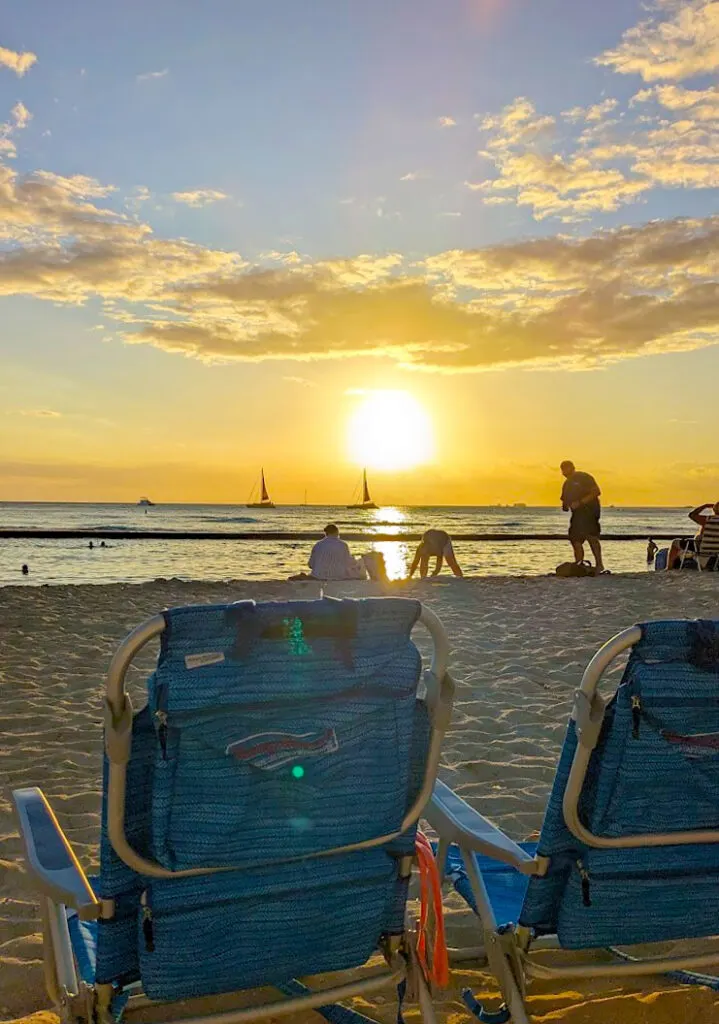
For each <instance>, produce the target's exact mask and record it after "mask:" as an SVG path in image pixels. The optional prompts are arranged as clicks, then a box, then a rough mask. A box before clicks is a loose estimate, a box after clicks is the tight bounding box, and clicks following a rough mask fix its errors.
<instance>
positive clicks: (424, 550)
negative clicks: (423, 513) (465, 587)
mask: <svg viewBox="0 0 719 1024" xmlns="http://www.w3.org/2000/svg"><path fill="white" fill-rule="evenodd" d="M430 558H436V559H437V563H436V565H435V568H434V572H433V573H432V575H433V576H439V573H440V571H441V569H442V564H443V562H444V560H445V559H446V561H447V565H448V566H449V567H450V569H451V570H452V572H453V573H454V575H455V576H464V573H463V572H462V570H461V569H460V567H459V562H458V561H457V559H456V557H455V554H454V548H453V547H452V538H451V537H450V535H449V534H448V533H447V531H446V530H426V531H425V532H424V534H423V535H422V540H421V541H420V543H419V547H418V548H417V550H416V552H415V555H414V560H413V562H412V565H411V566H410V569H409V575H408V577H407V578H408V579H410V580H411V579H412V577H413V576H414V574H415V572H416V571H417V567H419V575H420V578H421V579H425V577H426V576H427V572H428V570H429V560H430Z"/></svg>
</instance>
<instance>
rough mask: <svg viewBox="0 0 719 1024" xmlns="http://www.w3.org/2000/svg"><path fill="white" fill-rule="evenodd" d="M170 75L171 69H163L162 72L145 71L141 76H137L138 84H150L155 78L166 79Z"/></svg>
mask: <svg viewBox="0 0 719 1024" xmlns="http://www.w3.org/2000/svg"><path fill="white" fill-rule="evenodd" d="M169 74H170V69H169V68H163V69H162V71H144V72H143V73H142V74H141V75H136V76H135V81H136V82H149V81H151V80H152V79H153V78H165V77H166V76H167V75H169Z"/></svg>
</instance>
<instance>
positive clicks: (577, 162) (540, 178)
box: [466, 96, 651, 221]
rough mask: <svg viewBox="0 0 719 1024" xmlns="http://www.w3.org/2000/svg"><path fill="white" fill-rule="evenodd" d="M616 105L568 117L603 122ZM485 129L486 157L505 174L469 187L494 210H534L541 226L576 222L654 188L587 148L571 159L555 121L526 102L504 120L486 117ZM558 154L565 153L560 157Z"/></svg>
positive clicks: (509, 108)
mask: <svg viewBox="0 0 719 1024" xmlns="http://www.w3.org/2000/svg"><path fill="white" fill-rule="evenodd" d="M614 102H615V101H613V100H612V101H605V102H604V103H602V104H597V105H596V107H593V108H592V107H590V108H581V107H577V108H574V110H572V111H568V112H567V115H565V116H567V117H569V119H570V120H577V119H579V118H582V119H583V120H585V121H586V120H590V121H597V120H598V119H599V118H601V117H602V116H603V115H604V114H605V113H607V112H608V111H609V110H611V109H613V104H614ZM610 104H611V105H610ZM480 129H481V130H482V131H483V132H485V133H487V135H488V138H487V141H486V150H485V153H486V155H487V156H489V158H490V159H492V160H493V161H494V163H495V166H496V168H497V171H498V172H499V173H498V175H497V177H496V178H488V179H485V180H484V181H480V182H467V183H466V184H467V187H468V188H469V189H470V190H472V191H475V192H480V193H482V194H484V197H485V198H484V200H483V201H484V202H485V203H487V204H488V205H502V204H504V203H506V202H507V200H509V201H514V202H515V203H516V204H517V205H518V206H528V207H529V208H530V209H531V211H532V214H533V216H534V217H535V219H536V220H544V219H545V218H547V217H558V218H560V219H561V220H564V221H573V220H578V219H583V218H587V217H588V216H589V215H590V214H593V213H597V212H600V213H612V212H614V211H616V210H618V209H619V208H620V207H621V206H622V205H624V204H626V203H631V202H634V201H636V199H637V198H639V197H640V196H641V195H642V193H644V192H645V191H647V189H649V188H650V187H651V184H650V182H649V181H648V180H647V178H646V176H645V175H643V174H634V173H628V172H626V171H625V170H624V169H622V168H621V167H618V166H615V167H606V166H603V162H602V161H601V160H597V159H595V158H594V157H593V153H592V152H591V150H590V149H585V148H583V147H582V145H581V142H580V143H576V142H575V143H574V145H575V150H576V151H575V152H574V153H571V152H570V153H566V149H567V146H566V144H565V141H564V140H563V139H562V137H561V136H560V135H559V132H558V128H557V124H556V120H555V118H554V117H551V116H548V115H543V116H542V115H539V114H538V113H537V111H536V110H535V108H534V106H533V104H532V103H530V101H529V100H528V99H526V97H521V96H520V97H518V98H517V99H516V100H514V101H513V102H512V103H510V104H508V105H507V106H506V107H504V109H503V110H501V111H500V112H499V114H495V115H490V116H487V117H484V118H483V119H482V120H481V123H480ZM555 148H558V149H560V150H562V151H561V152H554V151H553V149H555ZM496 193H500V195H499V196H497V195H496Z"/></svg>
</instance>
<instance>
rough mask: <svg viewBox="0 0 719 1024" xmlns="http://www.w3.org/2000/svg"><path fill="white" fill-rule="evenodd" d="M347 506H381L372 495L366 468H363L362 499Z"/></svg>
mask: <svg viewBox="0 0 719 1024" xmlns="http://www.w3.org/2000/svg"><path fill="white" fill-rule="evenodd" d="M347 508H379V505H375V503H374V502H373V501H372V498H371V497H370V493H369V487H368V486H367V470H366V469H363V470H362V500H361V501H357V502H355V503H354V504H353V505H348V506H347Z"/></svg>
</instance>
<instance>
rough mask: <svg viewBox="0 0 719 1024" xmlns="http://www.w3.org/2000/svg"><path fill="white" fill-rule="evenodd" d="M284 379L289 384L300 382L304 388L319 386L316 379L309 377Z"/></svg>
mask: <svg viewBox="0 0 719 1024" xmlns="http://www.w3.org/2000/svg"><path fill="white" fill-rule="evenodd" d="M282 380H286V381H287V382H288V383H289V384H299V385H300V386H301V387H303V388H316V387H317V383H316V381H313V380H308V379H307V377H283V378H282Z"/></svg>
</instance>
